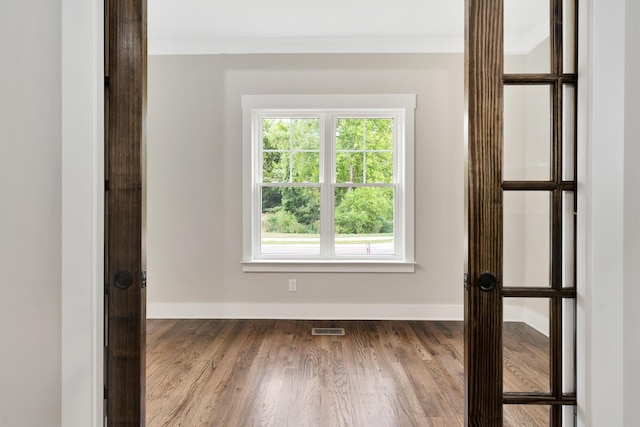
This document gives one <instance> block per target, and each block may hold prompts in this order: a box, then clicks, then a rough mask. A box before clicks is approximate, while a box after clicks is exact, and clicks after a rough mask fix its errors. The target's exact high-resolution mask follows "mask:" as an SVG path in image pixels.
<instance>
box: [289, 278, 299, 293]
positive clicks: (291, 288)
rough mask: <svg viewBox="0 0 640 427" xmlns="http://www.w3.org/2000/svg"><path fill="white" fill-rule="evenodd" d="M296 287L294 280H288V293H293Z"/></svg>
mask: <svg viewBox="0 0 640 427" xmlns="http://www.w3.org/2000/svg"><path fill="white" fill-rule="evenodd" d="M296 287H297V285H296V279H289V292H295V291H296Z"/></svg>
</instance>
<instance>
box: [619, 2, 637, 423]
mask: <svg viewBox="0 0 640 427" xmlns="http://www.w3.org/2000/svg"><path fill="white" fill-rule="evenodd" d="M625 16H626V40H625V137H624V139H625V143H624V187H625V190H624V260H623V261H624V331H623V334H624V335H623V339H624V347H623V354H624V365H623V369H624V389H623V392H624V400H623V403H622V405H623V408H624V425H625V426H627V427H632V426H637V425H638V424H640V415H639V414H638V411H637V405H638V402H639V401H640V333H639V332H638V325H640V310H638V302H639V301H640V282H639V280H638V276H639V274H638V262H639V261H640V221H639V219H640V166H639V165H640V120H638V118H639V117H640V82H639V81H638V76H640V50H639V49H638V46H640V26H638V19H640V3H639V2H638V1H636V0H627V1H626V10H625Z"/></svg>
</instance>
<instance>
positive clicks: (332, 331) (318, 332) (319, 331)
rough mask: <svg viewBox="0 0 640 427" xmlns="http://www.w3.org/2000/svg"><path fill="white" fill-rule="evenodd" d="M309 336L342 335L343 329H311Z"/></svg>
mask: <svg viewBox="0 0 640 427" xmlns="http://www.w3.org/2000/svg"><path fill="white" fill-rule="evenodd" d="M311 335H344V328H311Z"/></svg>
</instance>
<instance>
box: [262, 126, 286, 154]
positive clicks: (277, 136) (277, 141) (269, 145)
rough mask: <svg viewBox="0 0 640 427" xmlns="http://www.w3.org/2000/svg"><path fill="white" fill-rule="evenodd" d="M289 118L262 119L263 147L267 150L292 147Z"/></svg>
mask: <svg viewBox="0 0 640 427" xmlns="http://www.w3.org/2000/svg"><path fill="white" fill-rule="evenodd" d="M290 122H291V121H290V120H289V119H263V120H262V148H263V149H265V150H289V149H291V142H290V140H291V130H290Z"/></svg>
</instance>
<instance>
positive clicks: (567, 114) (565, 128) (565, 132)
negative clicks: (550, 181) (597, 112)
mask: <svg viewBox="0 0 640 427" xmlns="http://www.w3.org/2000/svg"><path fill="white" fill-rule="evenodd" d="M575 102H576V88H575V86H570V85H564V86H563V87H562V179H564V180H566V181H573V180H574V179H575V158H576V151H575V148H576V105H575Z"/></svg>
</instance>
